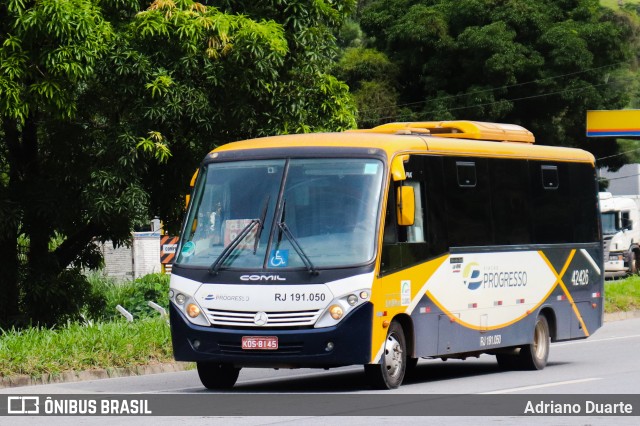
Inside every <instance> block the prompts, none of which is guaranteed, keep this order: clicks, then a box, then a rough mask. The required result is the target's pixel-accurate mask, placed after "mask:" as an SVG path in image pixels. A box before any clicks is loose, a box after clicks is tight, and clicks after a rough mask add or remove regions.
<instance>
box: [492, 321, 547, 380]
mask: <svg viewBox="0 0 640 426" xmlns="http://www.w3.org/2000/svg"><path fill="white" fill-rule="evenodd" d="M550 346H551V334H550V333H549V323H548V322H547V319H546V318H545V316H544V315H538V318H537V319H536V325H535V327H534V329H533V343H531V344H529V345H525V346H523V347H521V348H520V350H519V352H518V353H517V354H496V359H497V360H498V366H499V367H500V369H501V370H507V371H508V370H542V369H543V368H544V367H545V366H546V365H547V359H548V358H549V348H550Z"/></svg>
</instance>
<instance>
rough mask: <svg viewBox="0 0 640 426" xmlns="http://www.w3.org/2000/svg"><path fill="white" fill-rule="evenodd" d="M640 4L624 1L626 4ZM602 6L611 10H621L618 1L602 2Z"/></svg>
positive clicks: (632, 0) (633, 1) (631, 0)
mask: <svg viewBox="0 0 640 426" xmlns="http://www.w3.org/2000/svg"><path fill="white" fill-rule="evenodd" d="M637 3H640V0H624V4H637ZM600 4H601V5H602V6H606V7H608V8H610V9H614V10H617V9H620V6H619V5H618V0H600Z"/></svg>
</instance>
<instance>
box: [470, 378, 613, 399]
mask: <svg viewBox="0 0 640 426" xmlns="http://www.w3.org/2000/svg"><path fill="white" fill-rule="evenodd" d="M594 380H602V378H600V377H590V378H588V379H577V380H565V381H563V382H554V383H545V384H543V385H533V386H522V387H519V388H511V389H501V390H497V391H491V392H480V395H495V394H501V393H511V392H520V391H526V390H531V389H542V388H550V387H553V386H564V385H573V384H576V383H584V382H593V381H594Z"/></svg>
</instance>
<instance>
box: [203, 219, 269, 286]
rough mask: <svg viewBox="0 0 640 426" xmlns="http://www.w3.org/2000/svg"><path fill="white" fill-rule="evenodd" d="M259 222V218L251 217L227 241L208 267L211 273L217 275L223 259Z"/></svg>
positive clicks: (225, 258)
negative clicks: (231, 238)
mask: <svg viewBox="0 0 640 426" xmlns="http://www.w3.org/2000/svg"><path fill="white" fill-rule="evenodd" d="M259 223H260V219H251V222H249V223H247V225H246V226H245V227H244V228H242V231H240V233H239V234H238V235H237V236H236V237H235V238H234V239H233V240H231V242H230V243H229V245H228V246H226V247H225V248H224V250H222V253H220V255H219V256H218V258H217V259H216V260H215V261H214V262H213V263H212V264H211V266H210V267H209V273H210V274H211V275H217V274H218V270H219V269H220V266H222V264H223V263H224V261H225V260H227V258H228V257H229V256H230V255H231V253H233V251H234V250H235V249H236V247H238V244H240V243H241V242H242V240H244V239H245V237H246V236H247V235H249V233H250V232H251V230H253V228H254V226H256V225H257V224H259Z"/></svg>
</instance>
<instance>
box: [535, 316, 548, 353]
mask: <svg viewBox="0 0 640 426" xmlns="http://www.w3.org/2000/svg"><path fill="white" fill-rule="evenodd" d="M546 345H547V340H546V337H545V332H544V327H543V326H542V322H538V323H537V324H536V330H535V333H534V336H533V351H534V353H535V355H536V358H538V359H542V358H544V353H545V350H546Z"/></svg>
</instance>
